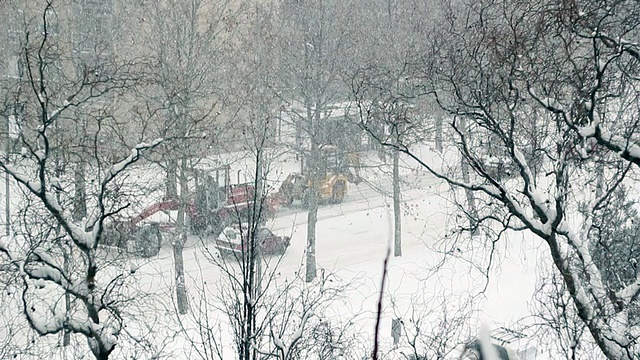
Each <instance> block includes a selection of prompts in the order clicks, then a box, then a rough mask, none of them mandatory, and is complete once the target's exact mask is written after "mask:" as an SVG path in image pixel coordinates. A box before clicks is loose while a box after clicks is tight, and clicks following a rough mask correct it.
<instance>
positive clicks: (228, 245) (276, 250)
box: [215, 226, 291, 257]
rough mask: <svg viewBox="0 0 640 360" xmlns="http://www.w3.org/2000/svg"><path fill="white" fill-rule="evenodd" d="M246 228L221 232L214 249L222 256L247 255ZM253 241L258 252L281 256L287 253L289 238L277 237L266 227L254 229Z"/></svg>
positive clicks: (234, 228) (233, 228)
mask: <svg viewBox="0 0 640 360" xmlns="http://www.w3.org/2000/svg"><path fill="white" fill-rule="evenodd" d="M246 229H247V226H242V227H240V226H228V227H226V228H224V230H222V232H221V233H220V235H218V238H217V239H216V243H215V246H216V249H217V250H218V252H219V253H220V255H222V256H230V255H234V256H236V257H239V256H242V254H243V253H244V254H246V253H247V245H248V243H249V242H248V241H247V240H248V236H247V231H246ZM255 239H256V241H257V242H258V246H260V252H261V253H262V254H265V255H282V254H284V253H285V251H287V248H288V247H289V244H290V243H291V238H290V237H289V236H279V235H276V234H274V233H273V232H272V231H271V230H269V229H267V228H266V227H259V228H258V229H256V233H255Z"/></svg>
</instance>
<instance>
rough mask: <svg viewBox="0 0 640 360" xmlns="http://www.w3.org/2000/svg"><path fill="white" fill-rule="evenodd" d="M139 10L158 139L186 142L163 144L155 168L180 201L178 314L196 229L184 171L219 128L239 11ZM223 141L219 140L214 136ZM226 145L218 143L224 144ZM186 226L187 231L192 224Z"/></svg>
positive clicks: (202, 0) (175, 4)
mask: <svg viewBox="0 0 640 360" xmlns="http://www.w3.org/2000/svg"><path fill="white" fill-rule="evenodd" d="M136 10H137V11H141V12H142V13H143V14H145V15H146V17H145V19H146V20H147V21H146V22H145V23H144V26H143V27H142V38H144V39H146V41H145V44H146V45H147V46H148V50H147V51H148V53H149V54H150V57H151V59H152V60H151V64H150V65H151V68H150V69H149V73H150V74H151V77H152V79H153V81H152V84H151V86H149V88H147V89H146V94H145V95H146V96H147V103H148V104H149V106H150V107H151V108H153V109H157V112H156V114H157V123H156V124H155V128H156V129H157V130H156V131H158V133H159V136H162V137H168V136H174V137H175V136H179V137H180V138H181V139H183V140H184V141H180V142H178V143H171V144H167V145H166V146H165V147H164V148H163V149H162V150H163V153H162V157H161V159H160V161H159V164H160V165H161V166H162V167H163V168H164V169H165V171H166V174H167V178H166V195H165V199H175V200H177V202H178V214H177V219H176V222H177V227H176V232H177V235H176V236H175V239H174V241H173V242H172V245H173V255H174V264H175V281H176V297H177V299H178V307H179V309H180V312H181V313H182V314H184V313H186V312H187V310H188V301H187V299H188V296H187V292H186V287H185V279H184V276H185V274H184V264H183V262H184V260H183V254H182V253H183V248H184V244H185V242H186V240H187V234H188V233H189V232H190V231H191V230H193V229H198V230H201V229H200V228H201V227H202V226H201V225H202V224H194V223H191V224H190V223H189V221H188V217H187V203H188V201H189V198H190V196H191V195H193V194H190V193H189V189H190V187H189V185H188V182H189V175H188V174H189V173H192V169H193V168H194V166H195V165H197V164H198V163H199V162H200V161H201V159H203V158H205V157H206V156H207V155H208V153H209V152H210V148H211V145H212V144H213V142H214V140H216V138H217V136H218V133H219V131H218V130H219V129H221V128H223V126H221V125H220V124H217V123H216V122H217V121H219V116H218V114H220V112H221V111H222V108H223V107H224V103H225V101H226V98H227V97H228V95H225V94H224V92H223V91H222V90H221V89H223V88H224V84H222V83H221V81H220V80H221V79H223V77H222V72H223V70H224V68H223V64H222V61H223V58H224V56H225V53H226V52H229V51H230V42H231V41H232V40H233V39H232V35H233V27H230V26H229V24H233V23H234V21H237V17H238V16H239V14H240V11H239V10H237V9H235V8H234V6H232V5H231V2H230V1H223V2H219V1H216V2H213V1H206V0H190V1H187V2H184V1H163V2H161V3H159V4H155V3H154V4H148V6H142V7H140V8H138V9H136ZM220 138H221V139H220V140H222V139H224V135H222V136H220ZM222 141H224V140H222ZM190 225H191V226H190Z"/></svg>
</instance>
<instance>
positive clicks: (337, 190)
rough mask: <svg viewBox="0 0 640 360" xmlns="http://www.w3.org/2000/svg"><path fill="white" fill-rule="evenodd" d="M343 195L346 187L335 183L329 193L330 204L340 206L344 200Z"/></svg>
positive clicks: (340, 182) (340, 183)
mask: <svg viewBox="0 0 640 360" xmlns="http://www.w3.org/2000/svg"><path fill="white" fill-rule="evenodd" d="M345 193H346V186H345V184H344V182H342V181H339V182H337V183H336V184H335V185H333V190H332V191H331V202H332V203H334V204H340V203H341V202H342V200H344V195H345Z"/></svg>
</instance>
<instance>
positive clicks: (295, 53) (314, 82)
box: [279, 1, 349, 282]
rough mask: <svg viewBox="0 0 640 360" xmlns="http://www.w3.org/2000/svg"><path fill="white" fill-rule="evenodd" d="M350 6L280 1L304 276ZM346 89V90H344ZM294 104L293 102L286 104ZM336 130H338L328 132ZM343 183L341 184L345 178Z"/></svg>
mask: <svg viewBox="0 0 640 360" xmlns="http://www.w3.org/2000/svg"><path fill="white" fill-rule="evenodd" d="M348 13H349V6H348V4H347V3H345V2H333V1H317V2H292V1H286V2H283V3H282V4H281V8H280V14H281V15H280V16H281V19H282V21H283V24H284V26H283V27H282V31H281V33H280V36H281V38H280V39H281V40H280V41H281V43H282V48H283V50H282V52H281V60H280V61H281V69H280V71H279V73H280V76H281V79H282V80H281V86H280V87H279V88H280V89H282V90H281V91H280V92H279V93H280V94H281V96H282V97H283V100H284V101H285V107H287V105H289V109H288V111H287V113H288V115H289V116H288V118H289V119H290V120H291V123H292V124H291V125H293V127H294V128H295V140H294V143H293V144H291V145H292V147H293V151H295V152H296V153H297V155H298V156H299V157H300V158H301V159H302V161H303V162H304V164H303V167H304V168H305V169H306V173H307V174H306V176H307V180H308V184H309V186H308V189H307V191H306V195H305V203H306V205H307V208H308V215H307V218H308V220H307V249H306V279H307V281H309V282H310V281H313V279H315V277H316V276H317V266H316V225H317V218H318V206H319V203H320V195H319V191H320V183H321V181H322V179H323V172H324V171H325V170H326V167H327V163H326V158H325V157H323V155H322V150H323V148H324V147H325V146H326V145H327V143H326V142H325V141H323V138H324V136H323V134H324V132H326V131H327V129H326V128H324V127H323V123H324V122H325V119H326V117H327V115H328V114H329V113H330V112H331V111H332V108H331V107H332V105H333V103H335V102H340V100H342V99H346V98H347V96H343V97H342V99H341V96H340V85H341V82H340V81H339V80H340V79H339V72H340V69H341V62H340V60H341V59H342V58H341V55H342V54H343V53H344V50H343V48H342V41H343V37H344V34H345V31H346V30H345V26H344V24H345V22H346V19H347V15H346V14H348ZM344 93H345V94H346V92H344ZM291 104H293V106H290V105H291ZM332 135H336V136H337V134H332ZM344 186H345V187H346V184H344Z"/></svg>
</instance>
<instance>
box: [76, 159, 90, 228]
mask: <svg viewBox="0 0 640 360" xmlns="http://www.w3.org/2000/svg"><path fill="white" fill-rule="evenodd" d="M75 165H76V166H75V167H74V169H73V182H74V185H75V193H74V196H73V220H75V221H80V220H82V219H83V218H85V217H86V216H87V187H86V183H85V167H84V162H82V161H78V162H77V163H76V164H75Z"/></svg>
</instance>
